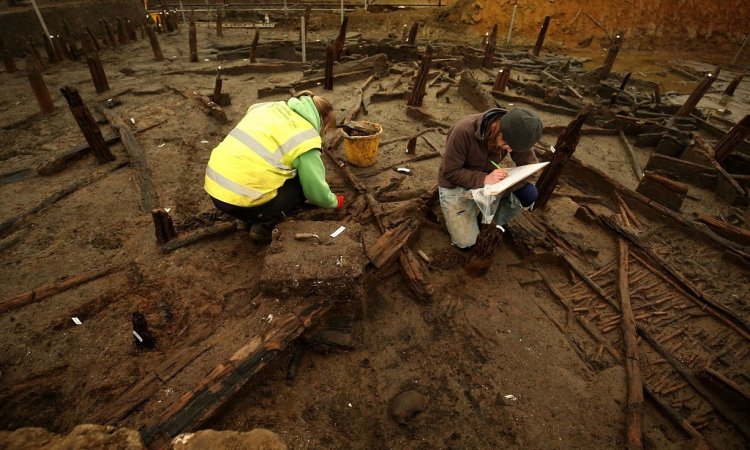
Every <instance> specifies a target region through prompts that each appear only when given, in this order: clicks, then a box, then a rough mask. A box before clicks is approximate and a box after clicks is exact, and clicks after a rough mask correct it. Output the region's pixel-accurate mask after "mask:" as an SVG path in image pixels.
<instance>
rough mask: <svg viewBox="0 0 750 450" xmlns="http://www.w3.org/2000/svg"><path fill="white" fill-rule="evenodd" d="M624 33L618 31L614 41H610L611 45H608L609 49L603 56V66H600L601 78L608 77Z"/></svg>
mask: <svg viewBox="0 0 750 450" xmlns="http://www.w3.org/2000/svg"><path fill="white" fill-rule="evenodd" d="M623 35H624V33H623V32H619V33H617V35H616V36H615V41H614V43H612V47H610V49H609V51H608V52H607V57H606V58H604V67H603V68H602V72H601V77H602V80H604V79H606V78H607V77H609V74H610V73H612V66H613V65H614V63H615V59H616V58H617V54H618V53H619V52H620V46H621V45H622V38H623Z"/></svg>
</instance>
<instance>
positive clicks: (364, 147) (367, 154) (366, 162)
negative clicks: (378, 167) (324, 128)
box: [341, 121, 383, 167]
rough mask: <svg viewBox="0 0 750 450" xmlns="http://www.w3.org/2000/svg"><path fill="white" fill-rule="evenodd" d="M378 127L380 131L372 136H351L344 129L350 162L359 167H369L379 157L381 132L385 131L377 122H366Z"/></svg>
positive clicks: (345, 148)
mask: <svg viewBox="0 0 750 450" xmlns="http://www.w3.org/2000/svg"><path fill="white" fill-rule="evenodd" d="M362 122H363V123H366V124H369V125H372V126H374V127H375V128H377V130H378V132H377V133H375V134H372V135H370V136H349V135H348V134H347V133H346V132H345V131H344V130H341V132H342V133H344V154H345V155H346V160H347V161H348V162H349V164H352V165H354V166H357V167H368V166H371V165H373V164H375V162H376V161H377V159H378V146H380V134H381V133H383V127H381V126H380V124H378V123H375V122H366V121H362Z"/></svg>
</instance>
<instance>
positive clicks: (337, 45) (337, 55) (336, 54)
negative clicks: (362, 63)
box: [333, 16, 349, 61]
mask: <svg viewBox="0 0 750 450" xmlns="http://www.w3.org/2000/svg"><path fill="white" fill-rule="evenodd" d="M348 23H349V16H344V19H343V20H342V21H341V26H340V27H339V34H338V36H336V40H335V41H333V59H334V60H335V61H339V60H341V57H342V56H344V43H345V42H346V25H347V24H348Z"/></svg>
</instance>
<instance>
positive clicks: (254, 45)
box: [250, 28, 260, 64]
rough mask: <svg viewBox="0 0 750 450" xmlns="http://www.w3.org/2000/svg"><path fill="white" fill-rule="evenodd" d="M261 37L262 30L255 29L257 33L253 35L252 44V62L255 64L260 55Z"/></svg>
mask: <svg viewBox="0 0 750 450" xmlns="http://www.w3.org/2000/svg"><path fill="white" fill-rule="evenodd" d="M259 39H260V30H258V29H257V28H256V29H255V35H254V36H253V43H252V44H250V63H251V64H255V61H256V58H257V56H258V40H259Z"/></svg>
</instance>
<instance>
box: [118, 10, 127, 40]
mask: <svg viewBox="0 0 750 450" xmlns="http://www.w3.org/2000/svg"><path fill="white" fill-rule="evenodd" d="M116 20H117V39H118V42H119V43H120V44H121V45H125V44H127V43H128V35H127V33H126V32H125V23H124V22H123V20H122V19H121V18H120V17H117V18H116Z"/></svg>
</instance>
